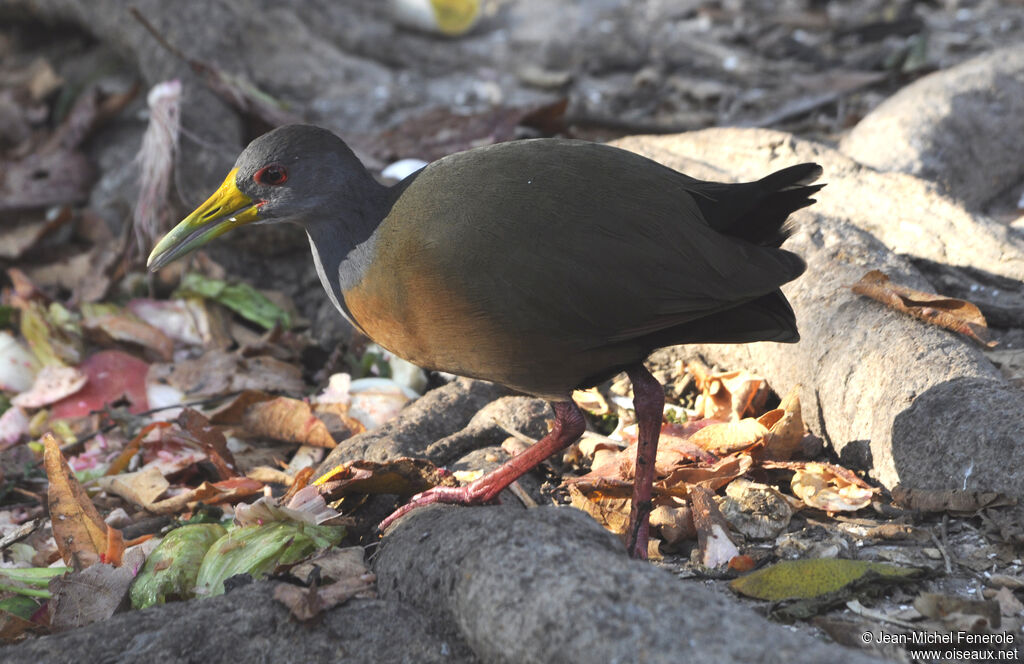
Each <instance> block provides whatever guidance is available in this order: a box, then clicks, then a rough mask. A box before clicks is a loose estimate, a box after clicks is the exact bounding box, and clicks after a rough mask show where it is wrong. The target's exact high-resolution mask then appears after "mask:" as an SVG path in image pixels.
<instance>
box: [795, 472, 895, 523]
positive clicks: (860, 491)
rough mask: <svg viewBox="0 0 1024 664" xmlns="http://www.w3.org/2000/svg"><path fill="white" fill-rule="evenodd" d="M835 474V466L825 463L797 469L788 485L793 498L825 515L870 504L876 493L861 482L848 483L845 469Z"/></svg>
mask: <svg viewBox="0 0 1024 664" xmlns="http://www.w3.org/2000/svg"><path fill="white" fill-rule="evenodd" d="M843 470H844V471H845V472H843V473H837V472H836V467H835V466H831V465H830V464H824V463H814V462H811V463H808V464H806V465H805V466H804V467H803V468H799V469H797V470H796V473H795V474H794V475H793V479H792V480H791V481H790V486H791V488H792V489H793V495H795V496H796V497H797V498H800V499H801V500H802V501H804V503H805V504H806V505H807V506H808V507H816V508H818V509H820V510H824V511H826V512H855V511H857V510H859V509H861V508H862V507H867V506H868V505H869V504H871V498H872V497H873V496H874V495H875V490H874V489H872V488H870V487H865V486H863V484H862V483H856V482H851V481H850V478H849V475H852V473H850V472H849V471H846V469H843Z"/></svg>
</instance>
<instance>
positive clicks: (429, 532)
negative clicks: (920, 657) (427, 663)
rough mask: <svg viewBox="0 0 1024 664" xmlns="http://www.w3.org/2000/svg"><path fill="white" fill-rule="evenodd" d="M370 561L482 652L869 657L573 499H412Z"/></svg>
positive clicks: (663, 657)
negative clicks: (712, 579) (772, 610)
mask: <svg viewBox="0 0 1024 664" xmlns="http://www.w3.org/2000/svg"><path fill="white" fill-rule="evenodd" d="M374 567H375V571H376V573H377V577H378V589H379V591H380V593H381V595H382V596H383V597H385V598H387V599H399V600H401V601H403V602H407V603H409V604H412V605H414V606H416V607H419V608H420V609H421V610H423V611H424V612H425V613H426V612H429V613H430V615H432V616H434V617H435V618H436V619H437V620H438V621H440V622H441V623H444V624H453V625H457V626H458V629H459V630H460V631H461V633H462V634H463V635H464V638H465V640H466V642H467V643H468V644H469V645H470V646H471V647H472V648H473V650H474V651H475V652H476V653H477V655H478V656H479V657H480V658H481V659H482V660H483V661H486V662H495V663H497V662H515V663H516V664H523V663H533V662H537V663H544V664H547V663H550V662H565V663H567V662H649V663H655V662H665V663H672V664H678V662H722V663H723V664H725V663H729V662H737V663H738V662H744V663H746V662H780V663H781V662H786V663H797V664H798V663H801V662H808V663H809V662H824V661H846V662H857V663H861V662H876V661H879V660H876V659H874V658H872V657H869V656H867V655H864V654H861V653H858V652H855V651H852V650H847V649H845V648H842V647H840V646H836V645H830V644H826V643H823V642H821V641H817V640H815V639H813V638H811V637H810V636H808V635H806V634H801V633H798V632H794V631H791V630H789V629H787V628H786V627H784V626H781V625H777V624H773V623H770V622H768V621H767V620H765V619H764V618H762V617H761V616H759V615H757V614H756V613H755V612H754V611H752V610H751V609H749V608H746V607H744V606H742V605H740V604H739V602H737V601H736V600H734V599H732V598H730V597H728V596H727V595H725V594H723V593H720V592H716V591H715V590H713V589H711V588H708V587H707V586H704V585H698V584H695V583H684V582H682V581H680V580H679V579H677V578H676V577H674V576H673V575H672V574H670V573H669V572H667V571H666V570H663V569H659V568H658V567H655V566H653V565H650V564H648V563H643V562H638V561H634V560H630V559H629V558H628V557H627V556H626V552H625V548H624V547H623V545H622V543H621V542H620V541H619V540H618V539H617V538H616V537H615V536H614V535H611V534H610V533H608V532H607V531H605V530H604V529H603V528H601V527H600V526H599V525H598V524H597V523H596V522H594V521H593V519H591V518H590V517H589V516H587V515H585V514H584V513H583V512H580V511H579V510H576V509H574V508H568V507H541V508H537V509H532V510H518V509H512V508H508V507H479V508H458V507H448V506H431V507H429V508H425V509H422V510H417V511H415V512H412V513H411V514H409V515H408V516H406V517H405V518H403V519H402V520H401V521H399V522H398V523H397V524H396V525H395V526H393V527H392V529H391V530H390V531H389V532H388V534H387V535H386V536H385V538H384V541H383V544H382V546H381V549H380V552H379V553H378V555H377V557H376V561H375V564H374ZM754 635H756V638H755V637H754ZM766 644H770V647H766Z"/></svg>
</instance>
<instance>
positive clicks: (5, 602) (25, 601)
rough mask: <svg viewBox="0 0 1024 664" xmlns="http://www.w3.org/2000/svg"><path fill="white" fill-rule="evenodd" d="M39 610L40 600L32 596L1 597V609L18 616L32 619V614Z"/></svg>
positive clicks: (23, 618)
mask: <svg viewBox="0 0 1024 664" xmlns="http://www.w3.org/2000/svg"><path fill="white" fill-rule="evenodd" d="M38 610H39V602H37V601H35V600H34V599H32V598H31V597H25V596H23V595H14V596H13V597H6V598H4V599H0V611H3V612H5V613H10V614H12V615H15V616H18V617H19V618H21V619H22V620H32V616H33V615H35V612H36V611H38Z"/></svg>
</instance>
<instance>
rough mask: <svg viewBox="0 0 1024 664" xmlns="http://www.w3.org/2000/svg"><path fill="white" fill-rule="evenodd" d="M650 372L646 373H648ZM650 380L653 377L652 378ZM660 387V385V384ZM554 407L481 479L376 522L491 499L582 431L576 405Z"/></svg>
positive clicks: (422, 496)
mask: <svg viewBox="0 0 1024 664" xmlns="http://www.w3.org/2000/svg"><path fill="white" fill-rule="evenodd" d="M648 375H649V374H648ZM652 380H653V378H652ZM659 388H660V386H659ZM551 407H552V408H554V410H555V423H554V425H553V426H552V427H551V431H550V432H549V433H548V435H546V436H544V437H543V438H541V439H540V440H539V441H537V442H536V443H535V444H533V445H532V446H530V448H529V449H527V450H526V451H525V452H523V453H521V454H518V455H516V456H514V457H512V458H511V459H509V460H508V461H506V462H505V463H504V464H502V465H501V466H499V467H498V468H496V469H495V470H493V471H491V472H489V473H487V474H486V475H484V476H483V477H481V478H480V479H478V480H476V481H473V482H470V483H469V484H467V485H466V486H462V487H448V486H436V487H434V488H433V489H429V490H427V491H424V492H423V493H419V494H416V495H415V496H413V497H412V499H411V500H410V501H409V502H408V503H406V504H405V505H402V506H401V507H399V508H398V509H397V510H395V511H394V512H393V513H392V514H391V516H389V517H388V518H386V519H384V520H383V521H381V522H380V525H379V526H377V527H378V529H379V530H381V531H383V530H384V529H385V528H387V527H388V526H390V525H391V524H392V523H394V522H395V520H396V519H398V518H399V517H401V516H403V515H405V514H407V513H408V512H411V511H412V510H414V509H416V508H417V507H422V506H423V505H429V504H431V503H458V504H460V505H481V504H483V503H487V502H490V501H491V500H494V499H495V498H496V497H497V496H498V494H499V493H501V491H502V489H504V488H505V487H507V486H508V485H509V484H512V482H515V481H516V480H517V479H519V477H521V476H522V475H523V474H525V473H526V472H527V471H529V470H531V469H533V468H534V467H536V466H537V465H538V464H540V462H542V461H544V459H547V458H548V457H549V456H551V455H552V454H554V453H555V452H558V451H559V450H563V449H565V448H566V447H568V446H569V445H571V444H572V443H573V442H575V441H576V439H577V438H579V437H580V436H581V435H583V431H584V429H586V422H585V421H584V419H583V413H582V412H581V411H580V409H579V407H578V406H577V405H576V404H575V403H573V402H572V401H559V402H558V403H553V404H551Z"/></svg>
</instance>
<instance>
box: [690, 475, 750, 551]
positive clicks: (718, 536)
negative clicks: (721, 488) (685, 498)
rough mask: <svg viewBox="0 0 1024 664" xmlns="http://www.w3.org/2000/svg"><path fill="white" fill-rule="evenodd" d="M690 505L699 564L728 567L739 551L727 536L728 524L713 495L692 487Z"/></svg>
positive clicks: (701, 488)
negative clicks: (698, 551)
mask: <svg viewBox="0 0 1024 664" xmlns="http://www.w3.org/2000/svg"><path fill="white" fill-rule="evenodd" d="M690 504H691V505H692V506H693V525H694V526H695V527H696V529H697V544H698V546H699V547H700V552H701V563H702V564H703V565H704V566H705V567H710V568H715V567H722V566H724V565H728V564H729V561H730V560H732V559H733V558H735V557H736V556H738V555H739V554H740V551H739V549H737V548H736V544H735V543H734V542H733V541H732V536H731V535H730V534H729V522H728V521H726V520H725V517H724V516H722V513H721V512H719V511H718V506H717V505H715V499H714V493H713V492H712V491H710V490H708V489H706V488H704V487H703V486H694V487H692V488H691V489H690Z"/></svg>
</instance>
